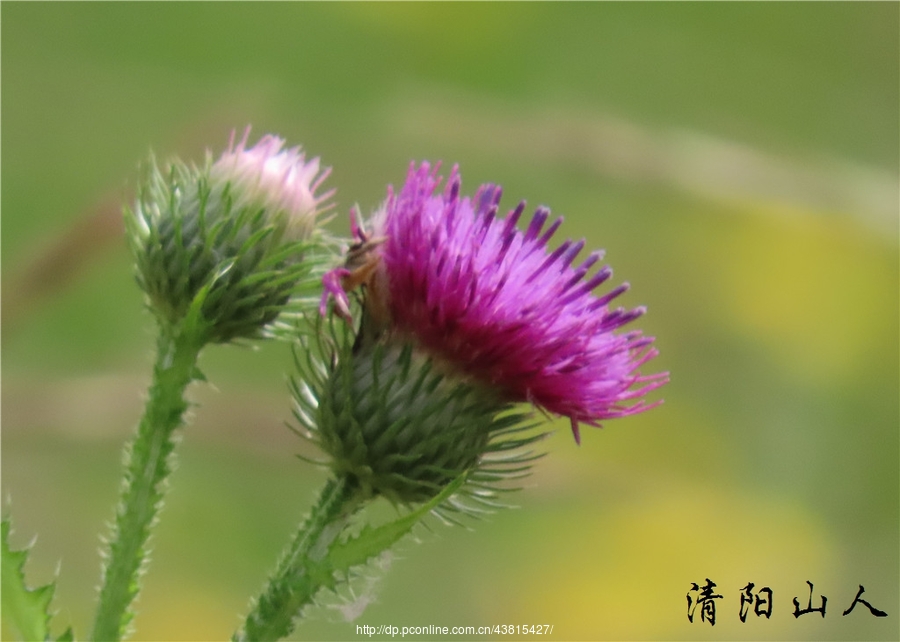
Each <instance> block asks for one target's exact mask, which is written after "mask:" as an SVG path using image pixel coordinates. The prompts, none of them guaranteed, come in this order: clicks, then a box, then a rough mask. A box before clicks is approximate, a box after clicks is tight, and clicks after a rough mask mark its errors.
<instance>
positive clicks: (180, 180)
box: [125, 130, 333, 342]
mask: <svg viewBox="0 0 900 642" xmlns="http://www.w3.org/2000/svg"><path fill="white" fill-rule="evenodd" d="M248 133H249V130H248ZM246 141H247V135H246V134H245V136H244V138H243V139H242V140H241V141H240V142H239V143H238V144H237V145H236V146H235V144H234V141H233V140H232V144H231V145H229V148H228V150H226V151H225V153H224V154H222V156H221V157H220V158H219V159H218V160H216V161H215V162H213V160H212V158H211V156H210V155H207V158H206V161H205V163H204V164H203V165H202V166H199V167H198V166H195V165H189V164H187V163H184V162H182V161H180V160H178V159H176V160H173V161H171V162H170V163H169V164H168V166H167V167H166V168H165V169H163V168H161V167H160V166H159V165H157V163H156V162H155V160H154V159H152V158H151V159H150V162H149V163H148V166H147V170H146V174H145V177H144V180H143V182H142V184H141V186H140V189H139V194H138V198H137V200H136V202H135V204H134V207H133V208H132V209H126V212H125V215H126V216H125V218H126V227H127V230H128V240H129V244H130V246H131V250H132V253H133V255H134V258H135V263H136V276H137V280H138V283H139V284H140V286H141V288H142V289H143V290H144V292H145V294H146V296H147V300H148V304H149V307H150V308H151V309H152V310H153V312H154V314H155V315H156V317H157V319H158V320H159V321H160V323H161V324H163V325H164V326H169V327H176V326H180V325H182V324H184V323H185V322H186V321H187V320H189V322H190V323H192V324H195V326H194V328H195V330H196V331H197V332H199V333H200V335H201V336H202V338H203V340H204V341H211V342H227V341H231V340H233V339H237V338H251V337H256V336H260V335H261V334H262V333H263V331H264V330H266V329H268V328H269V327H270V325H271V324H272V322H273V321H275V319H276V318H277V317H278V316H279V314H280V313H282V312H283V311H285V310H286V309H287V308H288V307H289V304H290V303H291V302H292V301H293V300H296V299H297V298H298V297H299V296H301V295H306V296H309V295H311V294H312V293H313V292H314V291H315V290H316V289H317V288H318V283H319V280H320V278H321V274H322V272H323V270H324V268H325V267H326V266H327V263H328V260H329V258H330V257H329V252H328V251H327V245H328V244H327V242H326V240H325V238H324V235H323V234H322V233H321V232H320V231H319V230H318V228H317V226H316V223H317V218H318V217H319V214H320V213H321V212H322V211H324V210H326V209H328V206H327V205H325V203H326V201H327V200H328V198H329V197H330V196H331V195H332V194H333V190H332V191H329V192H326V193H324V194H322V195H319V196H317V195H316V190H317V189H318V188H319V186H320V185H321V183H322V181H323V180H324V179H325V178H326V176H327V175H328V170H326V171H324V172H320V171H319V161H318V159H313V160H311V161H309V162H306V161H305V158H304V155H303V154H302V153H300V148H299V147H297V148H293V149H287V150H282V147H283V146H284V141H283V140H282V139H280V138H277V137H274V136H264V137H263V138H262V139H261V140H260V141H259V142H258V143H257V144H256V145H255V146H254V147H252V148H250V149H247V148H246Z"/></svg>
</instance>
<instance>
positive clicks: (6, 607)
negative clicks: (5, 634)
mask: <svg viewBox="0 0 900 642" xmlns="http://www.w3.org/2000/svg"><path fill="white" fill-rule="evenodd" d="M9 531H10V522H9V519H7V518H4V519H3V522H2V533H0V538H2V543H0V548H2V568H0V576H2V586H3V602H2V604H3V616H4V618H6V619H8V621H9V622H11V623H12V625H13V626H14V627H15V628H16V629H18V631H19V634H20V635H21V636H22V639H23V640H46V639H48V638H49V631H50V610H49V609H50V601H51V600H52V599H53V592H54V590H55V589H56V585H55V584H53V583H51V584H45V585H44V586H40V587H38V588H36V589H29V588H28V587H27V586H26V585H25V573H24V567H25V562H26V560H27V559H28V549H25V550H21V551H13V550H10V548H9Z"/></svg>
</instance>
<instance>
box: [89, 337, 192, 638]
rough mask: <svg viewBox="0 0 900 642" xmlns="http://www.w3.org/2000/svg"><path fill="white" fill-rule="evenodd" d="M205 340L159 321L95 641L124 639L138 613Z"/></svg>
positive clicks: (130, 450)
mask: <svg viewBox="0 0 900 642" xmlns="http://www.w3.org/2000/svg"><path fill="white" fill-rule="evenodd" d="M202 345H203V341H202V340H201V339H200V338H199V337H198V336H197V335H195V334H192V333H190V332H184V331H182V330H180V329H173V328H171V327H165V326H162V324H161V327H160V334H159V339H158V341H157V356H156V364H155V365H154V367H153V381H152V383H151V385H150V391H149V398H148V399H147V405H146V407H145V410H144V416H143V418H142V419H141V422H140V425H139V426H138V432H137V436H136V437H135V439H134V442H132V444H131V445H130V447H128V448H127V449H126V458H127V463H126V471H125V477H124V483H123V486H122V495H121V501H120V502H119V505H118V508H117V510H116V520H115V524H114V526H113V533H112V536H111V538H110V542H109V549H108V554H107V559H106V564H105V568H104V572H103V585H102V587H101V589H100V602H99V605H98V607H97V615H96V618H95V620H94V631H93V637H92V639H93V640H95V641H97V642H100V641H103V642H110V641H113V642H114V641H117V640H120V639H122V637H123V636H124V635H125V633H126V631H127V627H128V624H129V622H130V621H131V619H132V617H133V615H134V614H133V613H132V612H131V611H130V610H129V608H128V607H129V605H130V604H131V603H132V601H133V600H134V599H135V598H136V597H137V594H138V591H139V589H140V585H139V580H140V575H141V573H142V571H143V569H142V566H143V565H144V561H145V559H146V556H147V553H148V548H147V546H146V544H147V539H148V538H149V536H150V529H151V528H152V527H153V525H154V523H155V521H156V516H157V513H158V512H159V509H160V507H161V505H162V499H163V495H164V494H165V481H166V478H167V477H168V476H169V474H170V473H171V471H172V457H171V454H172V450H173V448H174V446H175V431H176V429H177V428H178V427H179V426H180V425H181V424H182V417H183V415H184V412H185V411H186V410H187V407H188V404H187V402H186V401H185V399H184V391H185V389H186V388H187V386H188V384H189V383H190V382H191V381H192V380H193V379H194V375H195V371H196V363H197V356H198V354H199V352H200V348H201V347H202Z"/></svg>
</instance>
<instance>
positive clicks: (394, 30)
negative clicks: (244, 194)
mask: <svg viewBox="0 0 900 642" xmlns="http://www.w3.org/2000/svg"><path fill="white" fill-rule="evenodd" d="M898 19H900V5H898V4H897V3H874V4H856V3H853V4H844V3H825V4H817V3H800V4H775V3H764V4H744V3H740V4H706V3H702V4H638V5H630V4H628V5H626V4H607V3H601V4H513V3H509V4H507V3H503V4H477V5H476V4H453V5H447V4H442V5H428V6H425V5H418V4H406V3H402V4H366V5H360V4H344V3H341V4H328V5H324V4H305V3H304V4H292V3H288V4H252V3H250V4H243V3H228V4H213V3H195V4H175V3H162V4H156V3H147V4H144V3H139V4H132V3H122V4H116V3H86V4H69V3H47V4H41V3H34V4H32V3H9V2H4V3H3V6H2V279H3V281H2V288H3V289H2V293H3V306H2V312H3V327H2V357H3V361H2V375H3V380H2V384H3V386H2V483H3V489H2V493H3V498H4V503H5V505H6V509H7V510H8V511H10V512H11V514H12V516H13V526H14V531H15V532H14V536H13V543H14V544H17V545H24V544H26V543H27V542H28V541H29V540H31V538H32V537H34V536H35V535H37V536H38V539H37V543H36V545H35V547H34V550H33V555H32V560H31V561H30V563H29V567H28V572H29V579H30V580H31V581H32V582H33V583H35V584H36V583H40V582H45V581H48V580H50V579H51V578H52V576H53V574H54V572H55V571H56V569H57V567H59V588H58V593H57V598H56V601H55V605H56V607H57V608H58V615H57V616H56V619H55V622H54V628H55V630H57V631H61V630H62V628H63V627H64V626H67V625H69V624H71V625H74V627H75V631H76V635H77V636H80V637H81V638H83V637H84V636H86V635H87V633H88V630H89V623H90V621H91V618H92V612H93V611H92V609H93V605H94V602H95V595H96V591H95V587H96V586H97V585H98V582H99V552H98V551H99V537H98V534H99V533H100V532H101V530H102V531H103V532H105V530H104V529H103V528H102V527H103V525H104V523H105V522H106V521H107V520H109V519H110V518H111V517H112V510H113V505H114V503H115V500H116V493H117V484H118V479H119V475H120V472H121V456H120V452H121V449H122V446H123V444H124V443H125V441H126V440H127V439H128V438H129V436H130V435H131V432H132V430H133V426H134V425H135V424H136V422H137V419H138V417H139V414H140V412H141V407H142V395H143V391H144V389H145V387H146V385H147V382H148V376H149V370H150V365H151V358H152V354H151V351H152V347H153V326H152V320H151V318H150V317H149V315H148V314H147V313H146V312H145V311H144V310H143V309H142V302H141V296H140V293H139V292H138V290H137V288H136V286H135V285H134V282H133V279H132V276H131V269H130V265H129V258H128V256H127V253H126V251H125V247H124V243H123V241H122V239H121V223H120V214H119V212H120V207H121V203H122V202H123V201H125V200H126V199H128V198H130V194H131V190H132V189H133V185H134V179H135V176H136V171H135V170H136V165H137V162H138V161H139V160H140V159H142V158H143V157H145V155H146V154H147V152H148V150H149V149H150V148H151V147H152V148H153V149H154V150H155V152H156V153H157V154H158V155H160V156H168V155H170V154H176V153H177V154H179V155H182V156H183V157H186V158H193V159H198V160H199V159H201V158H202V154H203V151H204V149H206V148H210V149H212V150H213V151H215V152H218V151H220V150H221V149H222V148H223V147H224V146H225V145H226V143H227V140H228V136H229V134H230V132H231V130H232V129H233V128H237V129H238V130H242V129H243V128H244V127H245V126H246V125H247V124H252V125H253V127H254V130H253V135H254V137H256V136H259V135H262V134H264V133H266V132H273V133H278V134H280V135H282V136H284V137H286V138H287V139H288V141H289V142H290V143H292V144H301V143H302V144H303V145H304V146H305V148H306V149H307V150H308V151H309V152H310V154H314V155H320V156H321V157H322V160H323V162H324V163H325V164H326V165H330V166H333V167H334V173H333V175H332V178H331V179H329V181H328V185H330V186H334V187H337V188H338V196H337V200H338V203H339V205H338V209H337V210H336V211H337V212H338V216H337V217H336V218H335V220H334V222H333V224H332V225H333V228H334V229H335V230H336V231H342V232H346V229H347V224H346V211H347V209H348V208H349V206H351V205H352V204H353V203H359V204H360V205H361V206H362V208H363V210H364V211H371V209H372V208H373V207H375V206H376V205H377V204H378V203H379V202H380V201H381V200H382V199H383V198H384V194H385V185H386V184H387V183H393V184H395V185H399V184H400V183H401V182H402V180H403V178H404V176H405V171H406V167H407V164H408V163H409V162H410V160H413V159H431V160H438V159H443V160H444V161H445V162H447V163H454V162H458V163H460V165H461V168H462V175H463V179H464V186H463V187H464V190H466V191H472V190H474V189H475V187H476V186H477V185H478V184H479V183H481V182H484V181H492V182H499V183H501V184H502V185H503V186H504V188H505V193H506V199H505V203H506V204H507V205H508V206H509V207H512V206H513V205H514V204H515V203H516V202H517V201H518V200H519V199H521V198H527V199H528V200H529V204H530V205H531V206H536V205H538V204H541V203H545V204H547V205H549V206H551V207H552V208H553V210H554V212H556V213H558V214H562V215H564V216H565V217H566V223H565V225H564V226H563V228H562V230H561V234H560V238H562V237H565V236H572V237H581V236H585V237H587V239H588V246H589V247H592V248H593V247H604V248H606V249H607V250H608V253H607V259H608V260H609V262H610V264H611V265H612V266H613V267H614V268H615V271H616V276H615V281H616V282H620V281H622V280H628V281H630V282H631V284H632V289H631V291H630V292H629V293H628V294H627V295H626V296H625V297H624V300H625V304H627V305H632V306H634V305H642V304H643V305H647V306H648V308H649V313H648V314H647V315H646V317H644V318H643V319H642V320H641V321H640V322H639V325H640V327H641V328H642V329H644V330H645V331H646V332H647V333H648V334H650V335H653V336H656V337H657V345H658V347H659V349H660V352H661V356H660V357H659V358H658V359H657V360H656V361H655V362H654V363H653V364H652V366H653V367H654V368H655V369H658V370H670V371H671V383H670V384H669V385H668V386H666V387H665V388H664V389H663V390H662V392H661V394H660V395H657V396H662V397H664V398H665V404H664V405H663V406H661V407H659V408H657V409H655V410H653V411H652V412H649V413H646V414H644V415H641V416H637V417H631V418H628V419H623V420H619V421H611V422H609V423H608V424H607V425H606V426H605V427H604V429H603V430H592V429H589V428H585V429H583V432H584V435H583V444H582V446H581V447H577V446H575V444H574V443H573V440H572V438H571V435H570V433H569V431H568V429H567V424H566V422H557V424H556V428H557V429H558V430H557V432H556V434H555V436H554V437H553V438H552V439H551V440H549V442H547V444H548V449H549V450H550V454H549V456H548V457H546V458H545V459H544V460H543V461H541V462H540V463H539V464H538V465H537V467H536V470H535V473H534V475H533V476H532V477H531V478H530V479H529V480H528V484H527V486H528V487H527V488H526V489H525V490H524V491H523V492H520V493H518V494H517V495H516V497H515V500H516V502H517V503H518V505H519V506H520V508H519V509H517V510H509V511H505V512H501V513H499V514H497V515H494V516H492V517H490V518H488V519H486V520H485V521H484V522H483V523H480V524H477V525H476V527H475V528H474V530H471V531H467V530H464V529H460V528H454V529H450V528H444V527H441V526H437V527H435V528H434V529H433V531H432V532H428V531H425V530H422V531H420V532H419V537H420V539H421V540H422V542H421V544H416V543H413V542H407V543H405V544H404V545H403V546H401V547H400V548H399V550H398V554H397V555H396V556H395V558H394V560H393V562H392V565H391V568H390V570H389V572H388V573H386V574H384V575H383V576H381V578H380V579H379V580H378V581H373V582H368V581H364V582H360V583H359V584H358V585H357V586H355V592H354V593H353V594H352V595H350V594H345V595H343V596H342V597H341V598H340V599H337V598H329V599H327V600H325V602H326V603H325V604H324V605H323V606H321V607H319V608H317V609H316V610H314V611H312V612H310V617H309V618H307V619H306V620H305V621H304V622H302V623H301V624H300V625H299V626H298V628H297V630H296V632H295V637H296V638H297V639H321V640H353V639H359V636H357V635H356V628H355V625H356V624H369V625H378V624H392V625H397V626H404V625H406V626H414V625H429V624H435V625H445V626H464V625H473V626H479V625H489V624H506V623H530V624H553V625H554V629H553V634H552V636H550V637H551V638H553V639H558V640H605V639H657V640H659V639H779V640H788V639H841V640H849V639H868V640H874V639H884V640H889V639H892V640H896V639H898V637H900V626H898V625H900V594H898V577H900V561H898V556H900V553H898V551H900V541H898V526H900V522H898V520H900V518H898V504H900V500H898V492H900V491H898V489H900V480H898V434H900V430H898V415H900V408H898V396H900V393H898V390H900V382H898V354H900V350H898V336H900V328H898V294H900V285H898V172H900V160H898V145H900V142H898V113H900V108H898V85H900V72H898V64H900V63H898V60H900V51H898V28H897V25H898ZM289 366H290V355H289V352H288V350H287V348H286V346H284V345H266V346H264V347H262V348H261V349H260V350H259V351H257V352H253V351H250V350H247V349H242V348H235V347H211V348H209V349H208V350H207V351H206V352H205V353H204V355H203V356H202V359H201V367H203V369H204V371H205V372H206V374H207V375H208V377H209V379H210V381H211V382H212V384H213V385H210V386H196V387H195V388H193V389H192V392H191V396H192V398H193V399H194V400H195V401H197V403H198V404H199V408H198V409H197V410H196V411H195V412H194V420H193V423H192V425H190V427H189V428H188V429H187V430H186V431H185V432H184V440H183V443H182V444H181V446H180V449H179V457H178V460H179V468H178V470H177V471H176V473H175V474H174V476H173V478H172V490H171V493H170V495H169V498H168V502H167V505H166V507H165V510H164V512H163V515H162V522H161V525H160V527H159V528H158V530H157V534H156V536H155V538H154V552H153V555H152V558H153V564H152V566H151V569H150V573H149V575H148V576H147V579H146V582H145V590H144V592H143V594H142V596H141V598H140V602H139V605H138V608H139V615H138V617H137V619H136V621H135V625H136V630H137V633H136V635H135V639H140V640H208V639H209V640H212V639H223V638H226V637H227V636H229V635H230V634H231V632H232V631H233V630H234V629H235V627H236V626H238V625H239V623H240V621H241V620H240V616H241V615H242V614H244V613H245V612H246V607H247V600H248V598H249V596H250V595H251V594H255V593H256V592H257V590H258V589H259V588H260V586H261V585H262V582H263V580H264V578H265V575H266V574H267V572H268V570H269V569H270V568H271V567H272V566H273V564H274V561H275V558H276V556H277V555H278V553H279V552H280V550H281V548H282V546H283V545H284V544H285V542H286V541H287V538H288V535H289V533H291V532H292V530H293V529H294V528H295V526H296V524H297V522H298V521H299V520H300V518H301V517H302V515H303V514H304V512H305V511H306V509H307V508H308V506H309V504H310V502H311V501H312V497H313V495H314V493H315V491H316V489H317V488H318V487H319V486H320V485H321V484H322V483H323V481H324V474H323V473H322V472H321V471H319V470H315V469H313V468H312V467H310V466H308V465H307V464H305V463H303V462H301V461H299V460H297V459H295V458H294V457H293V455H294V454H295V453H306V454H310V453H309V452H308V447H307V446H306V445H305V444H302V443H299V442H298V440H297V439H296V438H295V437H294V436H293V435H292V434H291V433H290V432H289V431H288V430H287V429H286V428H285V427H284V425H283V422H284V421H285V420H286V419H288V417H289V401H288V394H287V388H286V386H285V383H284V380H285V373H286V372H287V371H288V368H289ZM706 578H710V579H712V580H713V581H714V582H716V583H717V585H718V590H719V592H720V593H721V594H722V595H723V596H724V597H723V599H721V600H719V602H718V621H717V622H716V625H715V627H710V626H709V625H708V624H701V623H699V622H697V621H695V623H694V624H690V623H689V622H688V620H687V617H686V600H685V594H686V593H687V591H688V589H689V587H690V583H691V582H698V583H703V582H704V581H705V579H706ZM807 580H809V581H811V582H813V583H814V585H815V594H816V596H818V595H820V594H824V595H825V596H827V598H828V604H827V616H826V618H825V619H822V618H820V617H819V616H818V615H817V614H811V615H807V616H803V617H801V618H799V619H796V618H795V617H794V616H793V614H792V611H793V605H792V603H791V600H792V598H794V597H798V598H799V600H800V602H801V605H803V606H805V605H806V600H807V596H808V589H807V586H806V583H805V582H806V581H807ZM748 581H749V582H754V583H756V585H757V587H761V586H769V587H771V588H772V590H773V591H774V612H773V614H772V617H771V619H770V620H765V619H764V618H758V617H756V616H754V615H752V614H751V616H750V617H749V619H748V620H747V622H746V623H744V624H742V623H741V622H740V621H739V619H738V609H739V596H740V588H741V587H743V586H744V585H745V584H746V583H747V582H748ZM860 584H862V585H864V586H865V589H866V592H865V594H864V595H863V598H864V599H868V600H869V601H870V602H871V603H872V604H873V605H874V606H876V607H878V608H881V609H882V610H885V611H887V612H888V613H889V617H887V618H882V619H878V618H875V617H872V616H871V615H870V614H869V612H868V611H867V610H866V609H865V608H864V607H863V606H862V605H858V606H857V608H856V609H855V610H854V611H853V612H852V613H851V614H850V615H848V616H846V617H842V616H841V613H842V611H843V610H844V609H846V608H847V607H849V605H850V603H851V602H852V601H853V598H854V596H855V595H856V592H857V588H858V586H859V585H860ZM366 603H368V608H366V609H365V611H364V612H363V614H362V615H361V616H360V617H359V618H358V619H357V620H356V621H355V622H353V623H348V622H347V621H346V620H345V619H344V617H345V616H346V615H349V614H351V613H353V612H355V611H359V610H361V607H362V606H364V605H365V604H366ZM814 606H815V604H814ZM9 635H10V633H9V632H8V631H6V630H5V629H4V636H5V637H4V639H7V637H6V636H9ZM514 637H515V636H514ZM431 639H435V638H431ZM448 639H459V638H449V637H448ZM503 639H514V638H510V637H505V638H503Z"/></svg>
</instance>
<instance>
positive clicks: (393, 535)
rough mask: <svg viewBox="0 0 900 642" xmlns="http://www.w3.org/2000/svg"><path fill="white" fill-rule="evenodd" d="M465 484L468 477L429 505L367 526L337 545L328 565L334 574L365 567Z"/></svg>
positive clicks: (451, 484)
mask: <svg viewBox="0 0 900 642" xmlns="http://www.w3.org/2000/svg"><path fill="white" fill-rule="evenodd" d="M465 481H466V474H462V475H460V476H459V477H457V478H456V479H454V480H453V481H452V482H451V483H449V484H447V486H445V487H444V490H442V491H441V492H440V493H439V494H437V495H436V496H435V497H433V498H432V499H431V500H430V501H428V502H426V503H424V504H422V505H421V506H420V507H419V508H417V509H416V510H414V511H412V512H411V513H408V514H406V515H404V516H403V517H400V518H399V519H396V520H394V521H392V522H388V523H387V524H383V525H381V526H379V527H377V528H372V527H370V526H366V527H365V528H364V529H363V530H362V531H361V532H360V533H359V535H357V536H356V537H354V538H352V539H349V540H347V541H345V542H337V543H335V544H334V545H332V547H331V550H329V552H328V558H327V561H326V563H327V564H328V565H329V566H330V567H331V569H332V570H334V571H338V572H341V573H346V572H347V571H349V570H350V568H351V567H353V566H357V565H359V564H364V563H366V562H367V561H369V560H370V559H372V558H374V557H376V556H377V555H380V554H381V553H382V552H383V551H386V550H387V549H388V548H390V547H391V546H392V545H393V544H396V543H397V542H398V541H399V540H400V539H401V538H402V537H403V536H404V535H406V534H407V533H409V532H410V531H411V530H412V528H413V526H415V525H416V523H418V521H419V520H421V519H422V518H423V517H425V516H426V515H428V513H430V512H431V511H432V510H433V509H435V508H437V507H438V506H439V505H440V504H441V503H442V502H444V501H446V500H448V499H449V498H450V497H451V496H452V495H453V494H454V493H455V492H457V491H458V490H459V489H460V487H461V486H462V485H463V484H464V483H465Z"/></svg>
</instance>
